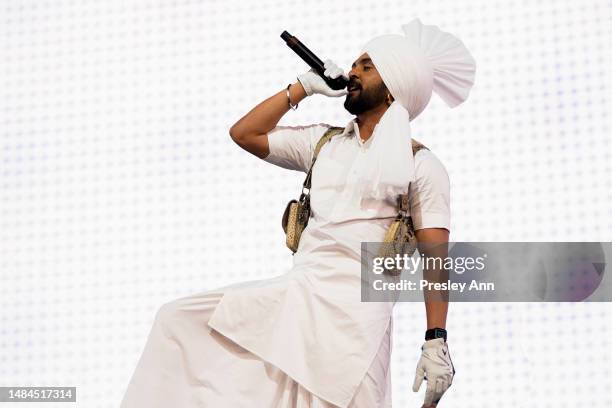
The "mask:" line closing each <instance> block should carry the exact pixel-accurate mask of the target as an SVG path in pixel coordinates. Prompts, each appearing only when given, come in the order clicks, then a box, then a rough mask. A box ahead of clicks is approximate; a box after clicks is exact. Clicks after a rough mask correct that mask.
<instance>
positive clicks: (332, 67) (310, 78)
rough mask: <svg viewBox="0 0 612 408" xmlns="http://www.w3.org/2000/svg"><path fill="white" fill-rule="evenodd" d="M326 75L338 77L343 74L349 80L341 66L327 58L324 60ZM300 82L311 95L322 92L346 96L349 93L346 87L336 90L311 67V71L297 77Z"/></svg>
mask: <svg viewBox="0 0 612 408" xmlns="http://www.w3.org/2000/svg"><path fill="white" fill-rule="evenodd" d="M324 67H325V72H324V73H323V75H325V76H326V77H328V78H332V79H333V78H337V77H339V76H340V75H342V76H343V77H344V78H346V80H347V81H348V79H349V78H348V75H347V74H345V73H344V71H342V69H341V68H340V67H338V66H337V65H336V64H335V63H334V62H333V61H332V60H330V59H327V60H325V61H324ZM297 79H298V81H300V84H302V87H303V88H304V91H305V92H306V95H308V96H311V95H313V94H322V95H326V96H331V97H339V96H344V95H346V94H347V93H348V91H347V90H346V88H343V89H338V90H334V89H331V88H330V87H329V85H327V83H326V82H325V81H324V80H323V78H321V76H319V74H317V73H316V72H315V70H314V69H310V71H308V72H305V73H303V74H301V75H298V77H297Z"/></svg>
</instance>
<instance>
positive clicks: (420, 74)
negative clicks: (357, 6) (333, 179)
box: [360, 18, 476, 201]
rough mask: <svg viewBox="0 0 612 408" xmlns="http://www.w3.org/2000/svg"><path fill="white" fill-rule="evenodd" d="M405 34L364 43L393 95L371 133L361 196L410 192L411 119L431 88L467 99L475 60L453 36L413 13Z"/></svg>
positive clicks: (452, 98) (451, 102)
mask: <svg viewBox="0 0 612 408" xmlns="http://www.w3.org/2000/svg"><path fill="white" fill-rule="evenodd" d="M402 29H403V30H404V33H405V35H398V34H386V35H381V36H378V37H376V38H374V39H372V40H370V41H369V42H367V43H366V44H365V45H364V46H363V47H362V49H361V53H367V54H368V55H369V56H370V58H371V59H372V62H373V64H374V65H375V66H376V69H377V70H378V72H379V74H380V76H381V78H382V80H383V82H384V84H385V85H386V86H387V89H388V90H389V92H390V93H391V95H392V96H393V98H394V99H395V100H394V101H393V103H392V104H391V106H389V108H388V109H387V110H386V111H385V113H384V114H383V116H382V117H381V118H380V121H379V122H378V124H377V125H376V126H375V128H374V133H373V134H372V137H373V140H372V145H371V146H370V149H369V151H368V154H367V155H368V157H367V158H366V161H367V164H366V165H365V166H364V168H363V170H364V171H363V173H362V176H361V183H360V189H361V195H362V197H363V196H371V197H373V198H375V199H384V198H392V199H393V200H394V201H395V197H396V196H397V195H398V194H404V193H406V192H407V191H408V185H409V183H410V182H411V181H413V180H414V157H413V154H412V141H411V133H410V121H411V120H413V119H414V118H416V117H417V116H418V115H419V114H420V113H421V112H422V111H423V110H424V109H425V107H426V106H427V104H428V103H429V100H430V99H431V94H432V91H435V92H436V94H438V96H440V97H441V98H442V99H443V100H444V101H445V102H446V104H447V105H448V106H449V107H451V108H453V107H455V106H457V105H459V104H461V103H462V102H463V101H464V100H465V99H467V97H468V94H469V92H470V89H471V88H472V85H473V84H474V76H475V73H476V61H475V60H474V58H473V57H472V55H471V54H470V52H469V51H468V50H467V48H466V47H465V46H464V45H463V43H462V42H461V40H459V39H458V38H456V37H455V36H453V35H451V34H449V33H446V32H444V31H441V30H440V29H439V28H438V27H437V26H433V25H424V24H422V23H421V21H420V20H419V19H418V18H417V19H414V20H412V21H411V22H410V23H408V24H404V25H402Z"/></svg>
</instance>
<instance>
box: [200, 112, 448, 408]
mask: <svg viewBox="0 0 612 408" xmlns="http://www.w3.org/2000/svg"><path fill="white" fill-rule="evenodd" d="M329 127H331V125H328V124H325V123H319V124H313V125H309V126H277V127H276V128H274V129H273V130H271V131H270V132H269V133H268V142H269V146H270V154H269V155H268V156H267V157H266V158H264V160H265V161H267V162H269V163H273V164H275V165H278V166H281V167H284V168H286V169H291V170H297V171H302V172H307V171H308V168H309V166H310V163H311V161H312V155H313V153H314V148H315V146H316V144H317V142H318V140H319V139H320V138H321V136H322V135H323V134H324V133H325V131H326V130H327V129H328V128H329ZM373 137H375V136H372V137H371V138H370V139H368V141H366V142H365V143H364V142H363V141H362V140H361V138H360V137H359V127H358V126H357V125H356V122H355V120H354V119H353V120H351V121H350V122H349V123H348V125H347V126H346V128H345V130H344V132H343V133H341V134H339V135H336V136H334V137H333V138H332V139H331V141H330V142H328V143H327V144H326V145H325V146H324V147H323V148H322V149H321V151H320V152H319V156H318V157H317V162H316V164H315V166H314V168H313V173H312V189H311V193H310V194H311V212H312V218H310V220H309V222H308V226H307V227H306V229H305V230H304V231H303V233H302V236H301V239H300V244H299V247H298V250H297V252H296V253H295V254H294V257H293V267H292V268H291V269H290V270H289V271H288V272H287V274H285V275H281V276H279V277H277V278H274V279H269V280H265V281H259V282H258V283H257V284H255V285H249V284H246V285H240V284H238V285H234V287H235V289H234V290H231V291H228V292H227V293H226V294H225V295H224V297H223V298H222V299H221V301H220V303H219V305H218V306H217V308H216V309H215V311H214V313H213V315H212V317H211V319H210V321H209V323H208V325H209V326H210V327H212V328H213V329H215V330H217V331H219V332H220V333H222V334H223V335H225V336H226V337H228V338H230V339H232V340H233V341H235V342H236V343H238V344H239V345H241V346H242V347H244V348H245V349H247V350H249V351H251V352H252V353H254V354H256V355H258V356H259V357H260V358H262V359H264V360H266V361H268V362H270V363H272V364H273V365H275V366H277V367H279V368H280V369H282V370H283V371H284V372H285V373H287V374H288V375H290V376H291V377H292V378H294V379H295V380H296V381H297V382H299V383H300V384H302V385H303V386H304V387H305V388H307V389H308V390H309V391H311V392H312V393H314V394H316V395H317V396H319V397H320V398H323V399H325V400H327V401H329V402H331V403H333V404H335V405H337V406H339V407H342V408H345V407H346V406H347V405H348V404H349V402H350V400H351V398H352V396H353V394H354V393H355V391H356V389H357V387H358V386H359V384H360V382H361V380H362V379H363V377H364V375H365V373H366V372H367V369H368V368H369V366H370V364H371V362H372V360H373V359H374V357H375V354H376V352H377V350H378V348H379V345H380V342H381V340H382V337H383V335H384V334H385V331H386V329H387V325H388V324H389V321H390V318H391V317H392V309H393V305H394V304H393V303H386V302H361V301H360V299H361V286H360V285H361V256H360V248H361V242H362V241H382V239H383V237H384V234H385V232H386V230H387V228H388V226H389V224H390V223H391V221H392V220H393V218H394V217H395V216H396V215H397V209H396V207H395V201H392V200H389V202H386V201H385V202H382V201H373V200H362V199H361V198H360V197H357V196H356V194H355V189H354V186H355V180H356V179H355V176H356V174H357V173H358V172H356V170H357V169H358V167H359V166H360V165H362V164H363V160H360V158H361V157H362V154H363V152H365V151H366V149H368V148H369V146H370V145H371V141H372V138H373ZM415 172H416V180H415V182H413V183H411V185H410V192H409V194H410V197H411V200H410V201H411V205H410V213H411V215H412V218H413V221H414V225H415V229H422V228H446V229H448V230H450V183H449V178H448V174H447V172H446V169H445V168H444V166H443V164H442V163H441V162H440V161H439V160H438V158H437V157H436V156H435V155H434V154H433V153H432V152H430V151H429V150H425V149H421V150H420V151H419V152H417V154H416V156H415ZM296 194H298V195H299V192H297V191H296ZM418 327H422V325H421V324H419V325H418Z"/></svg>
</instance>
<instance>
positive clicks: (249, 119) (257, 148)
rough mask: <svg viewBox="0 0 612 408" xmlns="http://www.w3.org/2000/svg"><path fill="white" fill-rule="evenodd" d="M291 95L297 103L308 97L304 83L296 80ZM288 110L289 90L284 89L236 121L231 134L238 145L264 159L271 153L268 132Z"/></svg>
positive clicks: (290, 91)
mask: <svg viewBox="0 0 612 408" xmlns="http://www.w3.org/2000/svg"><path fill="white" fill-rule="evenodd" d="M289 95H290V97H291V103H292V104H293V105H296V104H298V103H299V102H300V101H301V100H302V99H304V98H305V97H306V91H305V90H304V87H302V84H301V83H300V82H299V81H296V82H295V83H294V84H292V85H291V87H290V88H289ZM287 111H289V103H288V101H287V90H286V89H283V90H282V91H280V92H278V93H277V94H275V95H273V96H271V97H269V98H268V99H266V100H264V101H263V102H261V103H260V104H258V105H257V106H255V107H254V108H253V109H251V110H250V111H249V112H248V113H247V114H246V115H244V116H243V117H242V118H241V119H240V120H239V121H238V122H236V123H235V124H234V125H233V126H232V127H231V128H230V131H229V133H230V136H231V138H232V140H233V141H234V142H236V144H238V146H240V147H241V148H243V149H244V150H246V151H247V152H249V153H252V154H254V155H255V156H257V157H259V158H260V159H264V158H265V157H266V156H268V155H269V154H270V147H269V145H268V136H267V133H268V132H269V131H271V130H272V129H274V128H275V127H276V126H277V124H278V122H279V121H280V120H281V118H282V117H283V115H284V114H285V113H287Z"/></svg>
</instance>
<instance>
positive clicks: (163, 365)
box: [121, 279, 393, 408]
mask: <svg viewBox="0 0 612 408" xmlns="http://www.w3.org/2000/svg"><path fill="white" fill-rule="evenodd" d="M257 282H262V284H265V285H267V284H269V283H270V282H274V279H272V280H268V281H256V282H255V286H257ZM249 285H250V286H253V282H246V283H242V284H238V285H231V286H227V287H224V288H220V289H217V290H212V291H206V292H202V293H198V294H194V295H190V296H187V297H183V298H180V299H176V300H173V301H171V302H168V303H165V304H164V305H162V306H161V307H160V308H159V310H158V311H157V314H156V316H155V321H154V323H153V327H152V328H151V331H150V333H149V336H148V340H147V342H146V344H145V347H144V350H143V352H142V355H141V357H140V359H139V361H138V364H137V366H136V369H135V371H134V373H133V375H132V378H131V380H130V382H129V385H128V387H127V390H126V392H125V395H124V397H123V400H122V402H121V408H145V407H146V408H158V407H159V408H202V407H214V408H221V407H222V408H240V407H249V408H252V407H262V408H266V407H270V408H289V407H292V408H306V407H308V408H314V407H325V408H331V407H336V406H337V405H334V404H333V403H332V402H330V401H328V400H326V399H324V398H323V397H322V396H321V395H317V393H315V392H313V390H310V389H307V388H306V387H305V386H304V384H301V383H300V382H298V381H296V380H295V379H294V378H292V377H291V376H289V375H288V374H287V373H285V372H284V371H282V370H281V369H280V368H278V367H277V366H275V365H273V364H272V363H270V362H268V361H266V360H264V359H262V358H260V357H259V356H257V355H256V354H253V353H252V352H250V351H248V350H247V349H245V348H243V347H241V346H240V345H238V344H237V343H236V342H234V341H232V340H230V339H229V338H228V337H226V336H224V335H223V334H221V333H220V332H219V331H217V330H215V329H213V328H212V327H211V326H209V325H208V322H209V321H210V320H211V316H212V315H213V314H214V311H215V309H216V307H217V305H218V304H219V302H220V301H221V299H222V298H223V296H224V294H225V293H228V291H232V290H234V289H239V288H241V287H248V286H249ZM321 318H322V319H324V318H325V317H324V316H321ZM392 333H393V316H392V315H391V316H389V318H388V323H387V330H386V333H385V334H384V336H382V340H381V341H380V345H379V347H378V352H377V353H376V355H375V357H374V359H373V360H372V363H371V365H370V366H369V369H368V370H367V372H366V374H365V376H363V378H362V380H361V383H360V384H359V386H358V387H357V389H356V391H355V393H354V394H353V397H352V399H351V400H350V403H349V404H348V407H351V408H366V407H367V408H376V407H384V408H387V407H391V370H390V356H391V349H392V345H393V340H392V337H393V336H392ZM279 335H281V333H279ZM286 341H287V342H289V341H292V340H291V339H286ZM325 341H326V339H325V333H320V342H321V346H322V347H325V346H324V343H325ZM313 352H314V350H313ZM315 354H316V353H315ZM347 374H348V373H347ZM321 375H323V373H321ZM339 382H340V381H339Z"/></svg>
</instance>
